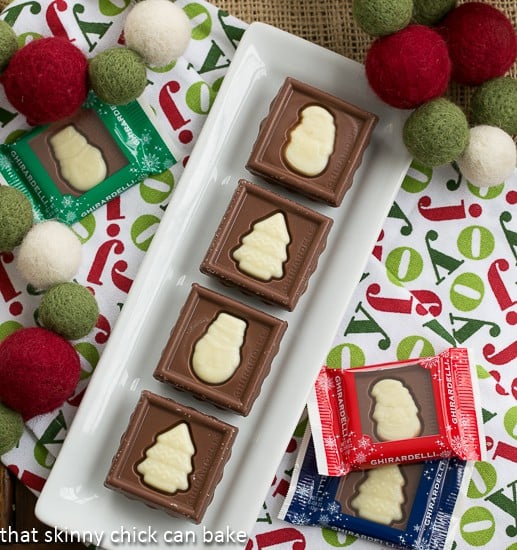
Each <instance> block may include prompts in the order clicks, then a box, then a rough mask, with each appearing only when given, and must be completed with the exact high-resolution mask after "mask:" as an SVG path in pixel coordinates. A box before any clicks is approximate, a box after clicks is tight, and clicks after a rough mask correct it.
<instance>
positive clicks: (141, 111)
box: [0, 92, 177, 224]
mask: <svg viewBox="0 0 517 550" xmlns="http://www.w3.org/2000/svg"><path fill="white" fill-rule="evenodd" d="M171 147H172V144H171V143H169V142H168V141H165V138H164V136H163V135H162V134H161V133H160V131H159V129H158V121H157V120H156V117H155V115H154V113H152V112H151V110H150V109H148V108H147V106H146V105H145V104H144V103H141V102H140V101H132V102H130V103H128V104H126V105H119V106H115V105H107V104H105V103H103V102H102V101H101V100H100V99H99V98H98V97H97V96H96V95H95V93H94V92H90V93H89V94H88V98H87V100H86V101H85V103H84V105H83V106H82V107H81V108H80V109H79V110H78V111H77V112H76V113H74V115H72V116H70V117H68V118H66V119H63V120H59V121H56V122H54V123H52V124H49V125H45V126H36V127H34V128H32V129H31V130H30V131H29V132H27V133H26V134H24V135H23V136H22V137H20V138H19V139H17V140H16V141H14V142H13V143H6V144H3V145H0V175H1V176H2V177H3V178H4V179H5V180H6V182H7V183H8V184H9V185H12V186H13V187H17V188H18V189H20V190H21V191H23V192H24V193H25V194H26V195H27V197H28V198H29V201H30V202H31V204H32V207H33V211H34V217H35V219H36V220H37V221H41V220H44V219H58V220H61V221H63V222H65V223H67V224H72V223H74V222H76V221H79V220H80V219H82V218H84V217H85V216H87V215H88V214H90V213H91V212H93V211H94V210H96V209H97V208H99V207H100V206H102V205H103V204H105V203H107V202H108V201H110V200H111V199H113V198H114V197H116V196H118V195H120V194H121V193H122V192H124V191H125V190H126V189H128V188H129V187H131V186H132V185H135V184H136V183H139V182H141V181H143V180H144V179H145V178H147V177H148V176H150V175H152V174H159V173H162V172H164V171H165V170H166V169H167V168H169V167H170V166H172V165H173V164H175V163H176V158H177V156H175V155H174V154H173V152H172V149H171Z"/></svg>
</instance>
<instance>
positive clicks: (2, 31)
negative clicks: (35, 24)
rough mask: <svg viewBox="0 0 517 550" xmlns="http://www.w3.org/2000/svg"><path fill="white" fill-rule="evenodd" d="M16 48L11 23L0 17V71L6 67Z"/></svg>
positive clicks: (14, 34) (16, 41)
mask: <svg viewBox="0 0 517 550" xmlns="http://www.w3.org/2000/svg"><path fill="white" fill-rule="evenodd" d="M17 49H18V40H17V38H16V33H15V32H14V31H13V29H12V27H11V25H9V23H6V22H5V21H4V20H3V19H0V71H1V70H3V69H5V67H7V64H8V63H9V61H10V59H11V57H12V56H13V55H14V53H15V52H16V50H17Z"/></svg>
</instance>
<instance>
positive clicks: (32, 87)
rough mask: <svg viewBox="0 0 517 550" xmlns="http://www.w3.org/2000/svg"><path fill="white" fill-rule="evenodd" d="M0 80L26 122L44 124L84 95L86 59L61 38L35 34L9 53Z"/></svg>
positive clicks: (60, 116) (73, 106)
mask: <svg viewBox="0 0 517 550" xmlns="http://www.w3.org/2000/svg"><path fill="white" fill-rule="evenodd" d="M2 83H3V85H4V88H5V93H6V96H7V99H8V100H9V101H10V102H11V104H12V105H13V107H14V108H15V109H17V110H18V111H19V112H20V113H22V114H23V115H25V117H26V118H27V121H28V122H29V124H32V125H37V124H47V123H50V122H54V121H56V120H60V119H63V118H66V117H67V116H70V115H72V114H74V113H75V111H76V110H77V109H78V108H79V107H80V106H81V105H82V103H83V102H84V100H85V99H86V95H87V93H88V88H89V84H88V59H87V58H86V56H85V55H84V54H83V52H82V51H81V50H80V49H79V48H77V47H76V46H74V45H73V44H72V43H71V42H69V41H68V40H66V39H64V38H59V37H51V38H39V39H37V40H33V41H32V42H29V43H28V44H27V45H26V46H24V47H23V48H20V49H19V50H18V51H17V52H16V53H15V54H14V55H13V57H12V58H11V60H10V61H9V65H8V66H7V69H6V70H5V71H4V73H3V75H2Z"/></svg>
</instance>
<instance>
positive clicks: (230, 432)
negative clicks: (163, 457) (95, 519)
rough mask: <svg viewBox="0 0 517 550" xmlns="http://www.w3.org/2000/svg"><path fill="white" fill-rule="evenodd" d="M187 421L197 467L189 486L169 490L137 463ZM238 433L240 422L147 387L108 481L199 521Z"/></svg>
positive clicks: (150, 503)
mask: <svg viewBox="0 0 517 550" xmlns="http://www.w3.org/2000/svg"><path fill="white" fill-rule="evenodd" d="M182 422H185V423H187V425H188V429H189V432H190V437H191V439H192V442H193V445H194V448H195V453H194V455H193V456H192V463H193V469H192V472H191V473H190V474H189V476H188V481H189V486H188V488H187V489H186V490H184V491H183V490H178V491H177V492H175V493H173V494H169V493H166V492H164V491H162V490H159V489H155V488H153V487H152V486H150V485H148V484H146V483H145V482H144V480H143V476H142V475H141V474H140V473H139V472H138V471H137V466H138V464H139V463H141V462H142V461H143V460H144V458H145V456H146V451H147V449H149V448H150V447H152V446H153V445H154V444H155V443H156V438H157V436H158V435H160V434H161V433H164V432H165V431H167V430H169V429H171V428H172V427H174V426H176V425H179V424H180V423H182ZM236 434H237V428H235V427H234V426H231V425H229V424H227V423H225V422H223V421H221V420H219V419H217V418H215V417H212V416H208V415H206V414H204V413H202V412H200V411H197V410H195V409H192V408H190V407H186V406H184V405H181V404H180V403H177V402H175V401H172V400H171V399H167V398H165V397H161V396H159V395H156V394H154V393H152V392H150V391H147V390H144V391H143V392H142V394H141V396H140V400H139V401H138V404H137V406H136V408H135V410H134V412H133V414H132V415H131V418H130V421H129V425H128V427H127V430H126V432H125V433H124V435H123V436H122V439H121V442H120V447H119V449H118V451H117V453H116V455H115V456H114V458H113V462H112V465H111V469H110V471H109V473H108V475H107V477H106V480H105V485H106V487H108V488H110V489H114V490H116V491H119V492H121V493H123V494H124V495H125V496H127V497H129V498H132V499H136V500H141V501H142V502H144V503H145V504H147V505H148V506H151V507H152V508H158V509H161V510H164V511H165V512H167V513H168V514H170V515H171V516H176V517H183V518H186V519H189V520H191V521H193V522H195V523H199V522H200V521H201V520H202V518H203V515H204V513H205V511H206V509H207V507H208V505H209V504H210V502H211V501H212V498H213V496H214V491H215V488H216V486H217V484H218V483H219V481H220V480H221V477H222V475H223V469H224V465H225V464H226V462H227V460H228V459H229V457H230V454H231V448H232V444H233V441H234V439H235V436H236Z"/></svg>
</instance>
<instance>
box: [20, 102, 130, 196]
mask: <svg viewBox="0 0 517 550" xmlns="http://www.w3.org/2000/svg"><path fill="white" fill-rule="evenodd" d="M29 146H30V147H31V148H32V150H33V151H34V153H35V154H36V156H37V157H38V158H39V160H40V162H41V164H42V165H43V167H44V168H45V171H46V172H47V173H48V175H49V176H50V178H51V179H52V181H53V182H54V184H55V185H56V187H57V188H58V189H59V191H60V192H61V193H62V194H67V193H68V194H71V195H73V196H75V197H77V196H80V195H81V194H83V193H84V192H85V191H88V190H89V189H91V188H93V187H94V186H95V185H98V184H99V183H101V182H102V181H104V180H105V179H106V178H108V177H110V176H112V175H113V174H114V173H116V172H118V171H119V170H120V169H121V168H122V167H124V166H126V165H127V164H128V162H129V161H128V159H127V158H126V157H125V156H124V154H123V152H122V150H121V149H120V147H118V145H117V144H116V142H115V140H114V139H113V137H112V136H111V135H110V133H109V131H108V129H107V128H106V126H104V124H102V122H101V120H100V118H99V115H98V114H97V113H96V112H95V111H94V110H93V109H85V108H82V109H79V111H78V112H77V113H76V114H74V115H73V116H72V117H69V118H67V119H64V120H60V121H59V122H56V123H53V124H51V125H50V126H48V127H47V128H46V129H45V130H43V131H42V132H40V133H38V134H36V136H34V137H33V138H32V139H31V140H30V141H29ZM74 168H75V170H74ZM88 170H90V171H95V176H98V177H94V176H93V175H92V177H90V178H86V179H87V180H88V182H89V184H88V183H85V172H88ZM86 175H87V174H86Z"/></svg>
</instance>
